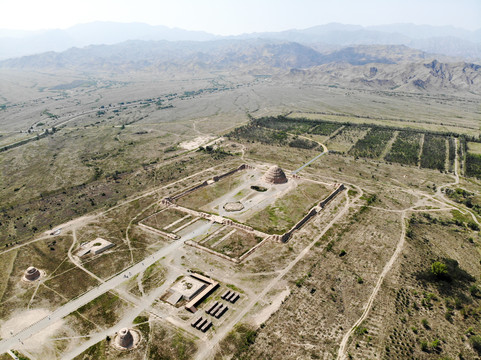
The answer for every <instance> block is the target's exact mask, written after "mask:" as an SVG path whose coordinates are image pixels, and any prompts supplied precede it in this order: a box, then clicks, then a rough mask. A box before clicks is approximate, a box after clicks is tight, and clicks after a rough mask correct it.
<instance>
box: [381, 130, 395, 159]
mask: <svg viewBox="0 0 481 360" xmlns="http://www.w3.org/2000/svg"><path fill="white" fill-rule="evenodd" d="M398 135H399V131H395V132H394V136H393V137H392V138H391V139H390V140H389V141H388V143H387V144H386V147H385V148H384V150H383V151H382V154H381V155H380V156H379V158H378V160H381V161H382V160H384V158H385V157H386V155H387V154H388V152H389V151H391V149H392V144H394V142H395V141H396V139H397V137H398Z"/></svg>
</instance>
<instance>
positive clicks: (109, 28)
mask: <svg viewBox="0 0 481 360" xmlns="http://www.w3.org/2000/svg"><path fill="white" fill-rule="evenodd" d="M256 38H262V39H276V40H283V41H291V42H299V43H302V44H316V43H322V44H323V45H325V46H331V47H342V46H349V45H360V44H367V45H374V44H378V45H406V46H409V47H412V48H415V49H419V50H422V51H425V52H429V53H437V54H443V55H448V56H458V57H463V58H466V59H469V60H473V59H479V58H481V29H478V30H476V31H468V30H464V29H459V28H454V27H452V26H428V25H413V24H392V25H384V26H370V27H363V26H359V25H344V24H336V23H332V24H327V25H320V26H315V27H311V28H307V29H301V30H297V29H293V30H287V31H281V32H264V33H251V34H243V35H239V36H218V35H213V34H209V33H206V32H202V31H187V30H182V29H172V28H168V27H165V26H151V25H147V24H142V23H115V22H93V23H87V24H81V25H76V26H73V27H71V28H68V29H65V30H46V31H16V30H1V29H0V59H6V58H12V57H19V56H24V55H31V54H36V53H41V52H46V51H64V50H67V49H69V48H71V47H84V46H87V45H98V44H115V43H120V42H124V41H127V40H146V41H148V40H154V41H159V40H167V41H212V40H220V39H256Z"/></svg>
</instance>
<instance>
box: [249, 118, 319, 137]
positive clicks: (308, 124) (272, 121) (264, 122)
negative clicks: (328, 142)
mask: <svg viewBox="0 0 481 360" xmlns="http://www.w3.org/2000/svg"><path fill="white" fill-rule="evenodd" d="M252 123H253V124H255V125H258V126H262V127H265V128H270V129H274V130H281V131H286V132H291V133H295V134H304V133H307V132H309V131H310V130H311V129H312V128H314V127H315V126H316V125H317V121H313V120H308V119H289V118H286V117H284V116H277V117H263V118H260V119H255V120H253V121H252Z"/></svg>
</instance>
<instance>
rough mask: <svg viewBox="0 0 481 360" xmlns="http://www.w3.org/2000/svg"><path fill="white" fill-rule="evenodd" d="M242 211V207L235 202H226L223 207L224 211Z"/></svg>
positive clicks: (239, 203) (238, 202)
mask: <svg viewBox="0 0 481 360" xmlns="http://www.w3.org/2000/svg"><path fill="white" fill-rule="evenodd" d="M242 209H244V205H242V203H241V202H240V201H236V202H228V203H226V204H225V205H224V210H225V211H231V212H232V211H241V210H242Z"/></svg>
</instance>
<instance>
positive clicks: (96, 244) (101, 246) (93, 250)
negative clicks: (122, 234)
mask: <svg viewBox="0 0 481 360" xmlns="http://www.w3.org/2000/svg"><path fill="white" fill-rule="evenodd" d="M114 246H115V244H114V243H111V242H110V241H107V240H105V239H102V238H96V239H95V240H92V241H90V242H88V243H85V244H82V245H81V246H80V250H79V251H78V252H77V256H78V257H84V256H86V255H89V254H92V255H97V254H100V253H102V252H104V251H105V250H107V249H110V248H111V247H114Z"/></svg>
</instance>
